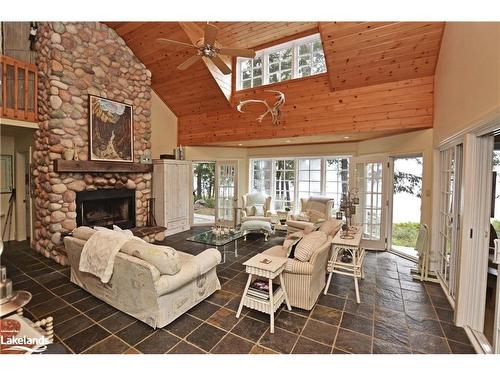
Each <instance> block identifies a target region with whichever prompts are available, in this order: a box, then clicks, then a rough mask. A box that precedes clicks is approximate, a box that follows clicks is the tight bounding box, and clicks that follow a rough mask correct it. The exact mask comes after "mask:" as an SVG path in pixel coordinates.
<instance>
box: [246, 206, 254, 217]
mask: <svg viewBox="0 0 500 375" xmlns="http://www.w3.org/2000/svg"><path fill="white" fill-rule="evenodd" d="M245 212H246V213H247V216H255V206H251V207H245Z"/></svg>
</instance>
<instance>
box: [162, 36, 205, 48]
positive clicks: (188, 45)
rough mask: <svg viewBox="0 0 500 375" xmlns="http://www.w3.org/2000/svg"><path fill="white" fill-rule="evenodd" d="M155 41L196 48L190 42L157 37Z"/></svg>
mask: <svg viewBox="0 0 500 375" xmlns="http://www.w3.org/2000/svg"><path fill="white" fill-rule="evenodd" d="M156 41H157V42H159V43H164V44H175V45H178V46H183V47H191V48H198V47H196V46H194V45H192V44H189V43H184V42H179V41H178V40H172V39H165V38H158V39H156Z"/></svg>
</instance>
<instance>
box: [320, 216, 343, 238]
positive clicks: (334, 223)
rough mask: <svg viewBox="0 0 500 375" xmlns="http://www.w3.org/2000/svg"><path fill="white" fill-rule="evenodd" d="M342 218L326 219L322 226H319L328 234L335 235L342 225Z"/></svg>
mask: <svg viewBox="0 0 500 375" xmlns="http://www.w3.org/2000/svg"><path fill="white" fill-rule="evenodd" d="M342 224H343V222H342V220H337V219H329V220H327V221H325V222H324V223H323V224H321V226H320V227H319V230H320V231H321V232H324V233H326V235H327V236H330V237H334V236H335V235H336V234H337V232H338V231H339V229H340V228H341V227H342Z"/></svg>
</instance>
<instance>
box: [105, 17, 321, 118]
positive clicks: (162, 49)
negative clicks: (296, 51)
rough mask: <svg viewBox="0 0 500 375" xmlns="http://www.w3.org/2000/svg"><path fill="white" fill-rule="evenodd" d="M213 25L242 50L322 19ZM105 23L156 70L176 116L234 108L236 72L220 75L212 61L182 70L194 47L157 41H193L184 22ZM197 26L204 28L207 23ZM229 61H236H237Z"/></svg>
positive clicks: (158, 87)
mask: <svg viewBox="0 0 500 375" xmlns="http://www.w3.org/2000/svg"><path fill="white" fill-rule="evenodd" d="M213 23H214V24H215V25H216V26H217V27H218V28H219V34H218V37H217V39H218V41H219V42H220V43H221V44H222V45H223V46H231V47H241V48H247V47H248V48H253V47H255V46H263V45H265V44H266V43H267V44H269V43H272V42H273V41H275V40H281V39H283V38H286V37H290V36H292V35H295V34H301V33H304V32H307V31H308V30H311V29H317V27H318V23H317V22H213ZM106 24H107V25H108V26H110V27H111V28H113V29H114V30H115V31H116V32H117V33H118V34H119V35H120V36H121V37H122V38H123V39H124V40H125V42H126V43H127V45H128V46H129V47H130V49H132V51H133V52H134V54H135V55H136V56H137V57H138V58H139V59H140V60H141V61H142V62H143V63H144V64H145V65H146V66H147V68H148V69H149V70H150V71H151V73H152V87H153V89H154V90H155V92H156V93H157V94H158V95H159V96H160V98H161V99H162V100H163V101H164V102H165V103H166V104H167V105H168V106H169V108H170V109H171V110H172V111H173V112H174V113H175V115H177V116H178V117H180V116H186V115H191V114H199V113H203V112H209V111H216V110H229V109H230V104H229V102H228V99H229V98H230V94H231V92H230V90H231V79H232V76H233V75H234V74H235V73H234V72H233V74H231V75H227V76H224V77H220V76H219V75H218V74H219V73H218V70H215V69H216V68H215V67H213V66H212V65H213V64H212V63H211V62H208V63H207V65H208V66H206V65H205V64H203V63H201V62H200V63H196V64H194V65H193V66H191V67H190V68H189V69H187V70H185V71H179V70H177V69H176V67H177V65H179V64H180V63H182V62H183V61H185V60H186V59H187V58H189V57H190V56H191V55H192V51H189V50H188V49H184V48H179V47H175V46H167V45H164V44H160V43H157V42H156V39H157V38H169V39H175V40H179V41H182V42H186V43H189V42H191V41H192V40H191V39H190V37H189V36H188V35H187V34H186V30H185V28H184V29H183V27H182V26H181V24H180V23H179V22H106ZM182 24H183V25H185V24H187V23H184V22H183V23H182ZM196 24H197V26H198V27H201V28H203V24H204V23H203V22H198V23H196ZM192 29H193V28H192ZM301 35H302V34H301ZM226 62H227V63H228V64H231V65H232V61H230V60H228V61H226ZM212 69H213V70H212ZM233 71H234V69H233Z"/></svg>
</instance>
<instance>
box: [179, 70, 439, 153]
mask: <svg viewBox="0 0 500 375" xmlns="http://www.w3.org/2000/svg"><path fill="white" fill-rule="evenodd" d="M273 88H274V89H277V90H280V91H282V92H284V93H285V95H286V103H285V105H284V106H283V107H282V125H280V126H273V125H272V124H271V119H270V118H269V117H267V118H265V119H264V120H263V121H262V123H259V122H257V120H256V117H257V115H258V114H259V113H260V111H261V108H260V107H259V108H257V107H255V108H254V112H251V113H239V112H237V111H236V109H235V106H236V104H237V103H238V102H239V100H246V99H250V98H269V99H270V100H273V95H272V93H268V92H266V90H268V89H269V86H264V87H259V88H255V89H249V90H244V91H238V92H236V93H234V95H233V99H232V102H233V106H232V107H231V108H230V109H229V110H225V111H212V112H207V113H202V114H199V115H191V116H182V117H180V118H179V126H178V142H179V143H180V144H182V145H205V144H210V143H215V142H220V141H221V140H224V141H236V140H242V141H243V140H255V139H266V138H267V139H268V138H284V137H296V136H307V135H317V134H332V133H357V132H372V133H373V136H374V137H376V136H377V133H379V132H388V131H395V132H396V131H411V130H417V129H424V128H430V127H432V115H433V90H434V78H433V77H432V76H428V77H423V78H415V79H409V80H402V81H398V82H389V83H384V84H379V85H373V86H366V87H360V88H355V89H348V90H343V91H335V92H332V91H331V90H330V84H329V79H328V74H327V73H325V74H320V75H317V76H312V77H307V78H302V79H296V80H291V81H287V82H284V83H277V84H275V85H273ZM249 110H252V109H251V107H250V106H249Z"/></svg>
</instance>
